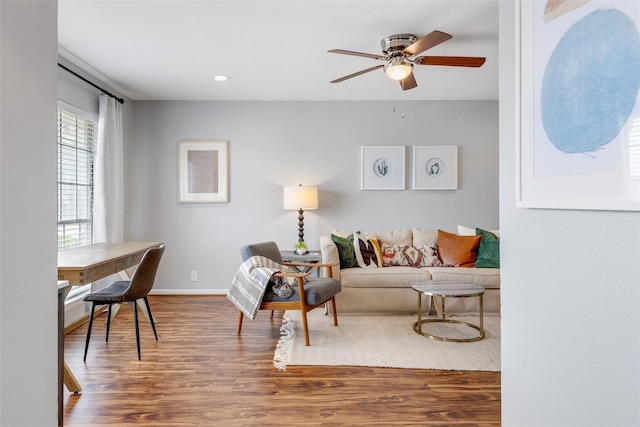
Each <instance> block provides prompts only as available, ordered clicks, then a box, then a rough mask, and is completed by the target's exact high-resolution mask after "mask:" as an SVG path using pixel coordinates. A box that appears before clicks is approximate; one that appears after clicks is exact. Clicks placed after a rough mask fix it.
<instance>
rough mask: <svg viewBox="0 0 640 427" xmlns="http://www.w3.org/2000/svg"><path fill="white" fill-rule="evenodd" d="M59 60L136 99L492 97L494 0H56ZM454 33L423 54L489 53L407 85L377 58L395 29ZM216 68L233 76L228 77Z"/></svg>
mask: <svg viewBox="0 0 640 427" xmlns="http://www.w3.org/2000/svg"><path fill="white" fill-rule="evenodd" d="M58 15H59V17H58V45H59V48H60V54H61V56H63V57H65V58H66V59H68V60H70V61H71V62H73V63H75V64H76V65H79V66H81V67H82V68H84V69H85V70H87V71H89V72H91V73H92V74H94V75H95V76H96V77H98V78H100V79H102V80H104V82H105V83H107V84H110V85H111V86H113V87H114V89H117V90H119V91H120V92H122V93H123V94H124V95H126V96H128V97H129V98H131V99H134V100H463V99H464V100H466V99H469V100H487V99H490V100H493V99H497V98H498V0H490V1H483V0H471V1H452V0H440V1H435V0H421V1H415V0H414V1H330V0H320V1H317V0H295V1H271V0H257V1H244V0H232V1H219V0H200V1H188V0H173V1H156V0H136V1H129V0H111V1H97V0H60V1H59V6H58ZM432 30H440V31H444V32H446V33H449V34H451V35H452V36H453V38H452V39H451V40H448V41H446V42H444V43H442V44H440V45H438V46H436V47H434V48H432V49H429V50H428V51H427V52H426V53H424V54H423V55H453V56H484V57H486V58H487V61H486V63H485V64H484V65H483V66H482V67H481V68H462V67H441V66H424V65H419V66H416V67H415V68H414V75H415V77H416V80H417V82H418V87H417V88H415V89H412V90H408V91H402V90H401V89H400V87H399V84H398V83H397V82H394V81H392V80H390V79H389V78H388V77H386V76H385V74H384V72H383V71H382V70H375V71H373V72H370V73H367V74H364V75H361V76H359V77H355V78H352V79H349V80H346V81H344V82H342V83H334V84H330V83H329V81H331V80H334V79H336V78H338V77H342V76H344V75H347V74H351V73H354V72H356V71H359V70H362V69H365V68H368V67H371V66H374V65H379V64H382V62H381V61H376V60H374V59H369V58H363V57H356V56H347V55H339V54H334V53H327V50H329V49H345V50H353V51H358V52H366V53H373V54H380V53H381V49H380V44H379V42H380V40H381V39H382V38H383V37H385V36H388V35H391V34H396V33H411V34H414V35H416V36H417V37H422V36H424V35H426V34H427V33H429V32H431V31H432ZM218 74H224V75H227V76H229V80H228V81H227V82H224V83H220V82H216V81H214V79H213V77H214V76H215V75H218Z"/></svg>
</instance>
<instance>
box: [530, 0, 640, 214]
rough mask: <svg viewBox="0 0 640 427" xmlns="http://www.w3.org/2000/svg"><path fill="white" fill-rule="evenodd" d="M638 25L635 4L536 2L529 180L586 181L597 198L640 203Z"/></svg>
mask: <svg viewBox="0 0 640 427" xmlns="http://www.w3.org/2000/svg"><path fill="white" fill-rule="evenodd" d="M639 23H640V1H625V0H623V1H597V0H592V1H589V0H565V1H559V0H553V1H552V0H549V1H542V0H537V1H535V2H534V6H533V28H532V29H533V37H532V38H533V41H532V47H533V53H532V55H533V61H532V64H533V68H534V69H533V70H532V71H531V73H532V76H533V92H534V95H533V103H534V106H533V110H534V123H533V133H534V135H533V165H532V166H533V174H534V179H536V180H540V181H543V180H552V179H554V178H557V177H569V178H566V180H571V181H570V182H572V183H577V184H579V182H580V181H579V179H580V177H584V176H589V178H588V179H587V181H585V182H588V183H589V186H591V188H592V189H593V191H592V192H593V195H594V197H598V195H602V194H604V195H605V196H604V197H605V198H607V197H610V196H611V195H616V196H617V194H618V193H620V194H621V197H622V198H625V199H627V200H631V201H637V200H638V194H636V193H637V191H638V188H640V105H639V104H640V99H638V98H639V91H640V32H639V27H640V26H639ZM523 49H524V48H523ZM599 176H602V177H603V180H602V188H598V187H599V184H598V182H599V181H598V179H597V177H599ZM612 176H615V177H621V178H620V179H618V178H616V179H617V180H611V177H612ZM550 182H552V181H550ZM594 183H595V185H593V184H594ZM606 186H610V187H615V186H620V187H625V189H623V190H621V189H619V188H609V189H607V188H606ZM574 187H575V188H576V189H578V190H580V193H581V194H580V197H581V198H588V197H589V193H590V188H589V187H587V188H586V189H579V185H574ZM607 193H608V194H607ZM568 197H571V195H568Z"/></svg>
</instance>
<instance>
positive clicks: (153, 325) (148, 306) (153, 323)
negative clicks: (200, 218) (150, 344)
mask: <svg viewBox="0 0 640 427" xmlns="http://www.w3.org/2000/svg"><path fill="white" fill-rule="evenodd" d="M144 304H145V306H146V307H147V313H149V322H151V327H152V328H153V335H155V336H156V341H158V334H157V333H156V324H155V322H154V321H153V315H152V314H151V306H150V305H149V300H148V299H147V297H146V296H145V297H144Z"/></svg>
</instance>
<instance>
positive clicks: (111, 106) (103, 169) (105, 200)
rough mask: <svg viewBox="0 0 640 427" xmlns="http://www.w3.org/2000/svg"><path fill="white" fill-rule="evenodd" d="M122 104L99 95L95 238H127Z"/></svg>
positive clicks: (107, 240)
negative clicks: (125, 230) (125, 228)
mask: <svg viewBox="0 0 640 427" xmlns="http://www.w3.org/2000/svg"><path fill="white" fill-rule="evenodd" d="M123 162H124V160H123V141H122V105H121V104H120V103H119V102H118V101H117V100H116V99H114V98H113V97H111V96H109V95H101V96H100V111H99V116H98V147H97V150H96V161H95V166H94V171H93V242H94V243H99V242H122V240H123V238H124V184H123V181H124V177H123V169H124V167H123Z"/></svg>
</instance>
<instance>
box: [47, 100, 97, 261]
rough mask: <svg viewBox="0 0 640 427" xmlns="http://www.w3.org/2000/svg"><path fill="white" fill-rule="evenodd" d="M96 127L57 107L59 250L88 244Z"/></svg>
mask: <svg viewBox="0 0 640 427" xmlns="http://www.w3.org/2000/svg"><path fill="white" fill-rule="evenodd" d="M97 128H98V125H97V123H95V121H92V120H90V119H88V118H86V117H81V116H80V115H78V114H74V113H72V112H69V111H66V110H64V109H62V108H58V132H57V134H58V251H64V250H67V249H72V248H77V247H79V246H85V245H89V244H91V228H92V220H93V165H94V159H95V156H94V148H95V142H96V139H97Z"/></svg>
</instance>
